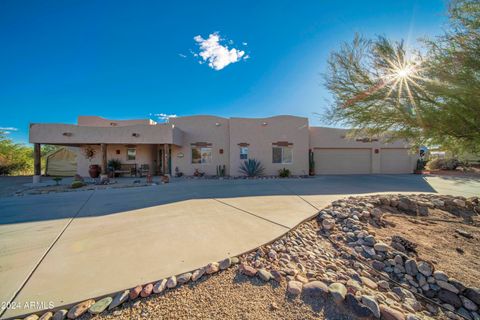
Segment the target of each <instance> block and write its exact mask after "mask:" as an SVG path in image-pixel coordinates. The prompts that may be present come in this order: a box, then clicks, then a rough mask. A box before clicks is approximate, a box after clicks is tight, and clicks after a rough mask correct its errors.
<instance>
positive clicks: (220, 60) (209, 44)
mask: <svg viewBox="0 0 480 320" xmlns="http://www.w3.org/2000/svg"><path fill="white" fill-rule="evenodd" d="M193 39H194V40H195V42H197V44H198V46H199V48H200V51H199V52H198V54H197V53H193V55H194V56H195V57H197V56H200V57H201V58H202V60H200V61H199V63H200V64H203V63H204V62H208V66H209V67H210V68H212V69H214V70H217V71H218V70H222V69H223V68H225V67H226V66H228V65H229V64H231V63H236V62H238V61H241V60H245V59H247V57H248V55H245V51H243V50H238V49H235V48H232V49H229V48H228V46H227V45H222V44H221V43H220V42H222V41H224V40H225V39H221V38H220V35H219V34H218V33H217V32H216V33H212V34H210V35H209V36H208V38H207V39H204V38H202V36H200V35H198V36H195V37H194V38H193ZM229 43H230V44H233V41H231V40H230V41H229Z"/></svg>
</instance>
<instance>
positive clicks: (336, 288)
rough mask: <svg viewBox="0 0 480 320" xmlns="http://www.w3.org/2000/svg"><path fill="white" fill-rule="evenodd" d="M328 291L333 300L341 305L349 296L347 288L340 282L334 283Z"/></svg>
mask: <svg viewBox="0 0 480 320" xmlns="http://www.w3.org/2000/svg"><path fill="white" fill-rule="evenodd" d="M328 291H329V292H330V294H331V295H332V298H333V300H334V301H335V302H336V303H337V304H339V303H341V302H343V300H345V296H346V294H347V288H346V287H345V286H344V285H343V284H342V283H339V282H334V283H332V284H331V285H329V286H328Z"/></svg>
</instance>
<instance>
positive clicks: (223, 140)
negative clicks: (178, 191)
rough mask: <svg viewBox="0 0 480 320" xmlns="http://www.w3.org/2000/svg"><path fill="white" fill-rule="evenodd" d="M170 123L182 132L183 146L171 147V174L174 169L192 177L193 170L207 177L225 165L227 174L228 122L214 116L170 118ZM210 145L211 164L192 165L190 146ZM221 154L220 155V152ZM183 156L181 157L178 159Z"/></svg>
mask: <svg viewBox="0 0 480 320" xmlns="http://www.w3.org/2000/svg"><path fill="white" fill-rule="evenodd" d="M170 123H171V124H173V125H174V126H175V128H178V129H180V130H181V131H182V132H183V145H182V146H181V147H179V146H172V155H171V157H172V174H173V173H174V172H175V167H178V169H179V170H180V171H181V172H183V174H185V175H193V172H194V171H195V169H198V170H199V171H201V172H205V173H206V174H207V175H215V174H216V173H217V166H218V165H225V166H226V172H227V174H228V173H229V170H230V168H229V138H228V136H229V121H228V119H225V118H221V117H214V116H191V117H181V118H172V119H170ZM197 142H206V143H211V144H212V146H211V148H212V162H211V163H209V164H192V144H194V143H197ZM221 149H222V150H223V153H222V154H221V153H220V150H221ZM180 155H183V157H180Z"/></svg>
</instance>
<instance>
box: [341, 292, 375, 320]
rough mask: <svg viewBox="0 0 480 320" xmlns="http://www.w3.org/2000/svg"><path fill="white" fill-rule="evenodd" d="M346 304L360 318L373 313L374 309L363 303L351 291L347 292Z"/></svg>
mask: <svg viewBox="0 0 480 320" xmlns="http://www.w3.org/2000/svg"><path fill="white" fill-rule="evenodd" d="M345 304H346V305H347V307H348V308H349V309H350V310H351V311H352V312H353V313H354V314H355V315H356V316H357V317H359V318H368V317H371V316H372V315H373V313H372V311H371V310H370V309H369V308H367V307H366V306H365V305H363V304H361V303H360V301H358V300H357V298H355V296H354V295H353V294H351V293H347V295H346V297H345Z"/></svg>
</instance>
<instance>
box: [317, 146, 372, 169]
mask: <svg viewBox="0 0 480 320" xmlns="http://www.w3.org/2000/svg"><path fill="white" fill-rule="evenodd" d="M314 161H315V174H365V173H370V172H371V168H372V151H371V149H315V151H314Z"/></svg>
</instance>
